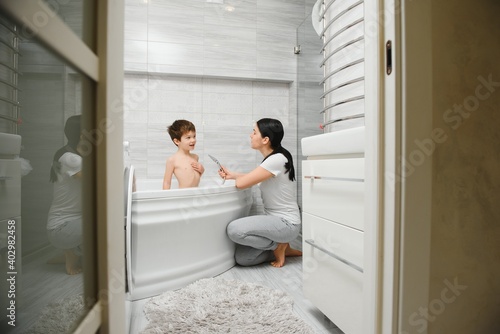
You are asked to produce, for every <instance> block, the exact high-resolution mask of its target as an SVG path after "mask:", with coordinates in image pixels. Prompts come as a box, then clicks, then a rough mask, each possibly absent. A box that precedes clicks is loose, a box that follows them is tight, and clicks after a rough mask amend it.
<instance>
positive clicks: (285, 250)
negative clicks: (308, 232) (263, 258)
mask: <svg viewBox="0 0 500 334" xmlns="http://www.w3.org/2000/svg"><path fill="white" fill-rule="evenodd" d="M293 256H302V252H301V251H299V250H297V249H293V248H292V247H290V244H289V243H285V244H278V247H276V249H275V250H274V257H275V258H276V260H274V261H273V262H271V265H272V266H273V267H276V268H281V267H283V266H284V265H285V258H286V257H293Z"/></svg>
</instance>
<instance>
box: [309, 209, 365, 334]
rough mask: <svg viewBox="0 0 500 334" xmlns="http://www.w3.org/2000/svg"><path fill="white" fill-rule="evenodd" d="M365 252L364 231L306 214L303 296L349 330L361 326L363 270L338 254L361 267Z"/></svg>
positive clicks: (358, 329)
mask: <svg viewBox="0 0 500 334" xmlns="http://www.w3.org/2000/svg"><path fill="white" fill-rule="evenodd" d="M311 241H314V242H312V243H313V244H314V245H315V246H316V247H315V246H313V245H311ZM318 246H319V248H321V249H318V248H317V247H318ZM325 251H326V252H325ZM362 254H363V232H360V231H357V230H355V229H352V228H349V227H346V226H342V225H339V224H336V223H332V222H329V221H326V220H324V219H321V218H318V217H315V216H311V215H308V214H307V213H306V214H304V220H303V289H304V296H305V297H306V298H307V299H309V300H310V301H311V302H312V303H313V304H314V305H315V306H316V307H317V308H318V309H319V310H321V312H323V313H324V314H325V315H326V316H327V317H328V318H329V319H330V320H331V321H333V322H334V323H335V324H336V325H337V326H338V327H339V328H340V329H341V330H342V331H343V332H344V333H346V334H356V333H361V330H362V323H363V321H362V320H363V319H362V309H363V274H362V273H361V272H359V271H358V270H357V269H355V268H353V267H351V266H349V265H348V264H346V263H345V262H343V261H342V260H339V258H340V259H343V260H346V262H349V263H351V264H354V266H357V267H361V268H362V267H363V265H362V262H363V261H362ZM334 256H335V257H334ZM361 268H359V269H361Z"/></svg>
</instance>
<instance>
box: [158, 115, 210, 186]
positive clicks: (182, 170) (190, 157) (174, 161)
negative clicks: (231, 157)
mask: <svg viewBox="0 0 500 334" xmlns="http://www.w3.org/2000/svg"><path fill="white" fill-rule="evenodd" d="M167 130H168V133H169V134H170V138H172V141H173V142H174V144H175V145H176V146H177V148H178V149H177V152H176V153H175V154H174V155H172V156H171V157H169V158H168V159H167V165H166V167H165V176H164V177H163V189H164V190H165V189H170V187H171V183H172V174H173V175H175V177H176V178H177V181H178V182H179V188H190V187H197V186H198V184H199V183H200V178H201V175H202V174H203V172H204V171H205V168H204V167H203V165H202V164H201V163H199V162H198V156H197V155H196V154H193V153H190V152H189V151H192V150H194V146H195V144H196V128H195V126H194V124H193V123H191V122H190V121H186V120H183V119H181V120H176V121H175V122H174V123H172V125H171V126H169V127H168V128H167Z"/></svg>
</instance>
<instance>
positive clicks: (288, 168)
mask: <svg viewBox="0 0 500 334" xmlns="http://www.w3.org/2000/svg"><path fill="white" fill-rule="evenodd" d="M257 127H258V128H259V131H260V134H261V136H262V138H265V137H268V138H269V140H270V141H271V147H272V149H273V151H272V152H271V154H269V155H268V156H267V157H265V158H264V160H266V159H267V158H269V157H270V156H271V155H273V154H277V153H281V154H283V155H284V156H285V157H286V159H287V160H288V161H287V162H286V163H285V174H286V173H288V178H289V179H290V181H295V169H294V168H293V158H292V155H291V154H290V152H288V150H286V149H285V148H284V147H283V146H281V140H282V139H283V136H284V135H285V131H284V130H283V125H282V124H281V122H280V121H279V120H277V119H273V118H262V119H260V120H258V121H257ZM264 160H262V161H264Z"/></svg>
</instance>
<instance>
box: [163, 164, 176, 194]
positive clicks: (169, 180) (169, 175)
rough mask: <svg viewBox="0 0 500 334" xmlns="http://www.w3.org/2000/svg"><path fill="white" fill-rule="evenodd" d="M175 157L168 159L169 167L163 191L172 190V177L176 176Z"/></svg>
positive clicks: (164, 179) (164, 178) (166, 171)
mask: <svg viewBox="0 0 500 334" xmlns="http://www.w3.org/2000/svg"><path fill="white" fill-rule="evenodd" d="M174 162H175V159H174V157H170V158H168V159H167V165H166V166H165V175H164V176H163V190H167V189H170V187H171V186H172V175H173V174H174V166H175V164H174Z"/></svg>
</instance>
